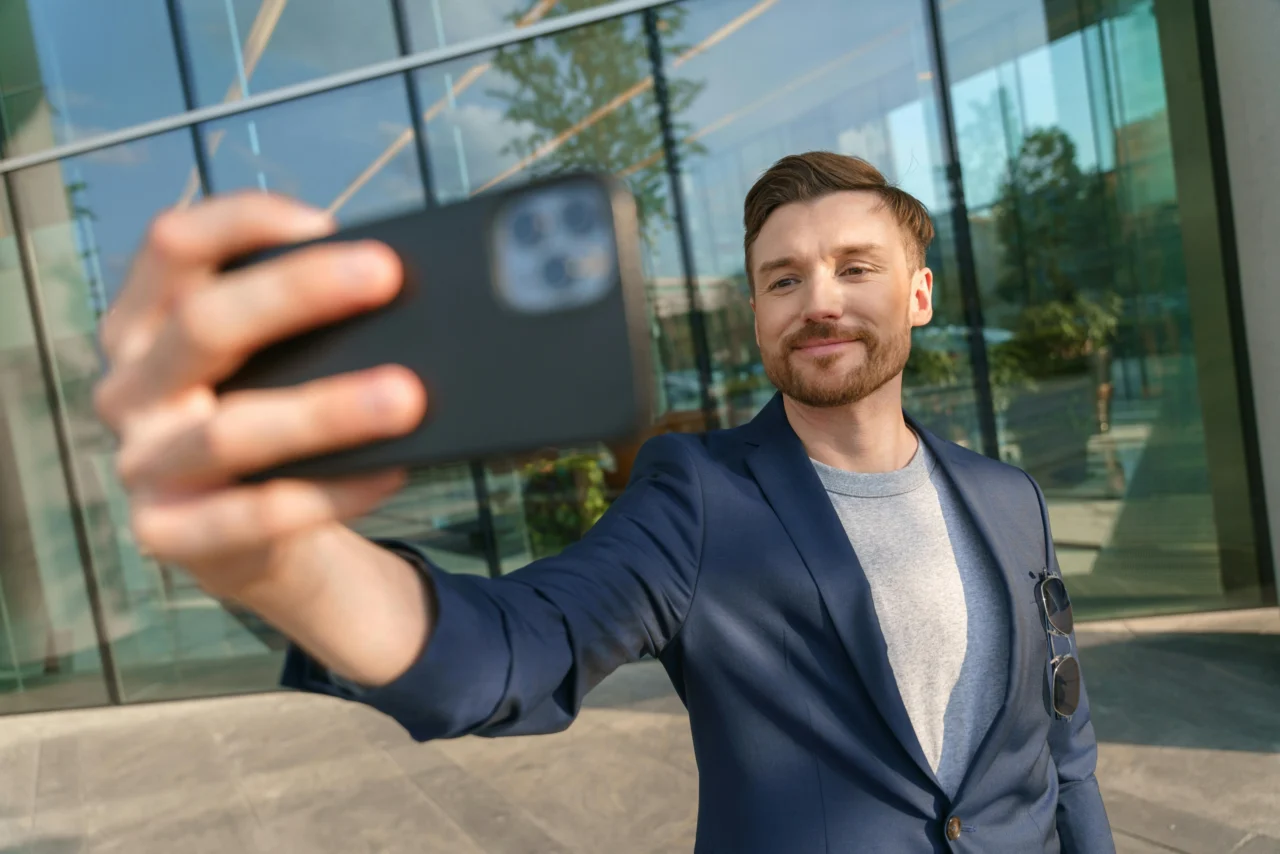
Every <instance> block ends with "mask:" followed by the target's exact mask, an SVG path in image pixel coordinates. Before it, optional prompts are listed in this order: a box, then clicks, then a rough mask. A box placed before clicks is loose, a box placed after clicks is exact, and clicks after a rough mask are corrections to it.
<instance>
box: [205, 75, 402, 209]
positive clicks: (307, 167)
mask: <svg viewBox="0 0 1280 854" xmlns="http://www.w3.org/2000/svg"><path fill="white" fill-rule="evenodd" d="M202 130H203V138H204V140H205V146H206V149H207V150H209V151H210V152H211V156H210V158H209V171H210V176H209V177H210V182H211V183H212V184H213V190H214V191H215V192H218V193H225V192H229V191H231V190H237V189H253V188H258V189H265V190H271V191H273V192H279V193H283V194H284V195H287V196H290V197H292V198H295V199H299V200H300V201H303V202H305V203H307V204H310V205H314V206H315V207H318V208H323V209H325V210H328V211H329V212H331V213H333V214H335V215H336V216H337V217H338V220H339V222H341V223H344V224H345V223H351V222H358V221H362V220H366V219H371V218H374V217H381V216H389V215H391V214H394V213H398V212H403V211H406V210H412V209H415V208H419V207H421V206H422V205H423V203H424V199H425V195H424V192H423V185H422V175H421V172H420V170H419V168H418V160H417V156H416V153H415V152H414V150H413V142H414V136H413V130H412V128H411V127H410V119H409V102H408V96H407V94H406V92H405V86H404V81H403V79H402V78H399V77H396V78H387V79H383V80H375V81H372V82H370V83H364V84H361V85H359V86H352V87H348V88H345V89H338V90H335V91H332V92H326V93H325V94H323V95H315V96H312V97H310V98H305V99H303V100H300V101H291V102H288V103H284V104H280V105H277V106H274V107H268V108H266V109H263V110H255V111H253V112H251V113H248V114H245V115H240V116H235V117H233V118H230V119H225V120H223V121H219V122H212V123H210V124H209V125H207V126H206V127H204V128H203V129H202ZM214 140H223V143H222V144H221V145H220V146H218V147H217V148H216V150H215V149H214V144H213V143H214Z"/></svg>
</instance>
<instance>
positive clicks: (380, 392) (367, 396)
mask: <svg viewBox="0 0 1280 854" xmlns="http://www.w3.org/2000/svg"><path fill="white" fill-rule="evenodd" d="M403 399H404V383H403V382H401V381H400V380H399V379H397V378H395V377H382V378H379V379H376V380H374V381H373V382H372V383H371V384H370V385H369V387H368V388H366V389H365V390H364V405H365V407H366V408H367V409H368V410H369V411H370V412H376V413H379V414H382V415H386V414H390V413H392V412H395V411H396V410H398V409H399V408H400V404H401V402H402V401H403Z"/></svg>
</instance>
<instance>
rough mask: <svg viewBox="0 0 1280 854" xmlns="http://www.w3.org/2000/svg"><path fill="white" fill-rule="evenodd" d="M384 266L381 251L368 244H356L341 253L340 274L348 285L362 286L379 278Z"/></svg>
mask: <svg viewBox="0 0 1280 854" xmlns="http://www.w3.org/2000/svg"><path fill="white" fill-rule="evenodd" d="M386 267H387V262H386V259H385V258H384V257H383V255H382V253H381V252H379V251H378V250H377V249H375V248H374V247H373V246H371V245H369V244H357V245H355V246H352V247H350V248H349V249H347V251H346V252H344V253H343V256H342V262H341V275H342V279H343V281H344V282H345V283H346V284H347V285H348V286H349V287H353V288H362V287H365V286H367V285H368V284H369V283H370V281H373V280H378V279H381V278H382V277H383V275H384V274H385V272H386Z"/></svg>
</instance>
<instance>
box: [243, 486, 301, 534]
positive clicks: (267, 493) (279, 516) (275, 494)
mask: <svg viewBox="0 0 1280 854" xmlns="http://www.w3.org/2000/svg"><path fill="white" fill-rule="evenodd" d="M254 505H255V506H254V510H253V524H254V526H255V527H256V528H257V529H258V530H259V531H260V532H261V535H262V537H263V538H264V539H274V538H277V537H281V536H284V535H285V534H288V533H290V532H292V530H293V529H294V528H295V527H296V526H297V524H298V521H299V520H298V518H297V516H298V509H299V502H298V495H297V492H296V490H294V489H293V488H291V486H290V485H289V484H288V483H287V482H284V481H279V480H273V481H268V482H267V483H264V484H263V485H262V486H261V487H259V489H258V495H257V501H255V502H254Z"/></svg>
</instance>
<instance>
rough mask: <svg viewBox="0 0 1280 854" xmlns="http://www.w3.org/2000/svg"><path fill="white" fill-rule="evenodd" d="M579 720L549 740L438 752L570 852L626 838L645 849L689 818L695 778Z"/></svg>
mask: <svg viewBox="0 0 1280 854" xmlns="http://www.w3.org/2000/svg"><path fill="white" fill-rule="evenodd" d="M670 720H671V725H672V726H686V727H687V724H685V723H684V722H683V721H680V720H679V719H678V718H671V719H670ZM584 723H587V721H580V722H579V723H577V724H574V726H573V727H571V728H570V729H569V730H568V731H567V732H565V733H562V734H558V735H554V736H533V737H526V738H507V739H499V740H495V741H493V742H492V743H484V742H472V743H467V742H465V741H459V742H456V743H449V744H442V745H441V749H442V751H444V752H445V753H446V755H448V756H450V757H451V758H453V759H454V760H455V761H457V762H458V763H459V764H460V765H462V766H463V767H465V768H468V769H469V770H472V771H473V773H475V775H476V776H477V777H480V778H481V779H484V780H485V781H486V782H487V783H488V784H489V785H490V786H491V787H493V789H494V790H496V791H497V792H499V793H500V794H501V795H502V796H503V797H504V798H505V799H506V800H507V801H508V802H510V803H511V804H513V805H514V806H516V807H517V808H519V809H521V810H523V811H524V812H525V813H526V814H528V815H531V816H534V817H535V818H536V820H537V821H538V822H539V823H540V824H541V825H542V826H543V827H544V828H546V830H547V832H548V833H549V834H550V835H552V836H553V837H554V838H556V839H557V840H558V841H560V843H561V844H563V845H564V846H565V847H566V848H569V849H570V850H573V851H591V852H594V851H605V850H608V851H616V850H619V846H622V845H625V844H627V843H628V841H629V840H634V839H640V840H645V844H646V845H648V844H651V843H654V842H664V843H665V842H667V841H668V840H669V839H671V838H672V837H673V836H675V835H679V834H680V833H681V828H682V826H683V822H685V821H687V820H688V819H689V818H690V817H692V816H694V815H696V811H697V800H698V798H697V778H696V775H693V774H690V773H682V772H681V771H680V770H679V769H677V768H674V767H673V766H672V765H671V764H669V763H668V762H665V761H662V760H660V759H655V758H653V757H652V756H650V755H649V754H648V752H647V744H646V743H645V741H644V740H643V739H640V738H630V737H627V736H625V735H621V734H619V733H616V732H613V731H611V730H610V729H609V728H608V727H606V726H602V725H600V724H599V723H598V722H595V721H592V722H591V724H590V725H588V726H580V725H581V724H584Z"/></svg>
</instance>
